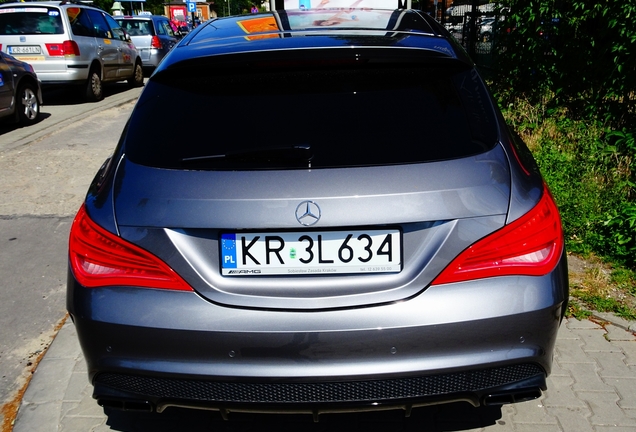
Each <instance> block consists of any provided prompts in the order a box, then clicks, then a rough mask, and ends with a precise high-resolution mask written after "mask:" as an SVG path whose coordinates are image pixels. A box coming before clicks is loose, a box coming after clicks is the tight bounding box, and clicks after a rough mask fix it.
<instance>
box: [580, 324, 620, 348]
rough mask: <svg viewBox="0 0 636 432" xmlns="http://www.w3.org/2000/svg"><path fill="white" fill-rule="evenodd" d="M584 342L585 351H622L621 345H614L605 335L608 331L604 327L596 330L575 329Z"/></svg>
mask: <svg viewBox="0 0 636 432" xmlns="http://www.w3.org/2000/svg"><path fill="white" fill-rule="evenodd" d="M575 333H576V334H578V335H579V337H580V338H581V341H582V342H583V351H585V352H590V351H600V352H620V351H621V349H620V347H617V346H615V345H612V344H611V343H610V341H608V340H607V339H606V338H605V336H606V334H607V332H606V331H605V330H604V329H600V330H598V329H595V330H575Z"/></svg>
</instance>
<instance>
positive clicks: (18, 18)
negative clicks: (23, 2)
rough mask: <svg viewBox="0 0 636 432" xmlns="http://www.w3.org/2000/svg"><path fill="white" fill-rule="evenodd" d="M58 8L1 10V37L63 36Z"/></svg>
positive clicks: (37, 7)
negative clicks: (18, 35)
mask: <svg viewBox="0 0 636 432" xmlns="http://www.w3.org/2000/svg"><path fill="white" fill-rule="evenodd" d="M63 33H64V27H63V25H62V17H61V16H60V10H59V9H57V8H51V7H44V6H28V7H26V6H25V7H14V8H0V35H3V36H6V35H17V34H20V35H37V34H44V35H47V34H63Z"/></svg>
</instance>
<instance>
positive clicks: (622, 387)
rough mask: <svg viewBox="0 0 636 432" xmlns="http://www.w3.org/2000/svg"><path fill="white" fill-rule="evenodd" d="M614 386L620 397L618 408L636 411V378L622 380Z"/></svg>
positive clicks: (617, 381)
mask: <svg viewBox="0 0 636 432" xmlns="http://www.w3.org/2000/svg"><path fill="white" fill-rule="evenodd" d="M612 385H613V386H614V387H615V388H616V392H617V393H618V397H620V401H619V402H618V406H620V407H621V408H623V409H630V410H636V376H632V377H631V378H621V379H619V380H616V381H615V382H614V383H613V384H612Z"/></svg>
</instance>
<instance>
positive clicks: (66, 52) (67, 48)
mask: <svg viewBox="0 0 636 432" xmlns="http://www.w3.org/2000/svg"><path fill="white" fill-rule="evenodd" d="M45 45H46V50H47V51H48V52H49V55H50V56H52V57H58V56H59V57H71V56H79V55H80V49H79V46H78V45H77V42H75V41H71V40H67V41H64V42H62V43H61V44H59V43H47V44H45Z"/></svg>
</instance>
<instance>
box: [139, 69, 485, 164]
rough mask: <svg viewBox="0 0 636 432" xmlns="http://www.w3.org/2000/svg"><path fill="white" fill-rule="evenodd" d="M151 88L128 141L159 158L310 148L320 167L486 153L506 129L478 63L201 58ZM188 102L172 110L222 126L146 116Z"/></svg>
mask: <svg viewBox="0 0 636 432" xmlns="http://www.w3.org/2000/svg"><path fill="white" fill-rule="evenodd" d="M273 63H275V62H273ZM336 65H338V63H337V62H336V63H335V64H334V65H330V66H336ZM219 83H223V85H218V84H219ZM152 95H154V97H156V98H157V99H156V101H157V102H159V101H160V103H155V102H154V100H155V99H154V98H153V96H152ZM145 96H146V97H147V98H146V100H145V101H144V102H145V103H141V101H140V105H139V106H138V107H137V109H136V110H135V112H134V113H133V116H132V119H131V122H130V126H129V129H128V135H127V138H126V151H127V153H128V156H129V157H130V158H131V160H133V161H135V162H137V163H140V164H144V165H150V166H158V167H170V168H179V167H180V168H184V167H186V168H188V167H192V168H197V169H221V170H223V169H281V168H303V167H304V168H307V166H308V159H307V155H308V154H309V153H310V154H311V155H312V157H311V159H310V163H311V168H312V169H313V168H332V167H350V166H369V165H388V164H404V163H417V162H427V161H435V160H446V159H454V158H459V157H465V156H469V155H474V154H479V153H481V152H484V151H487V150H490V149H492V148H493V146H494V145H495V143H496V139H497V138H496V137H497V133H496V128H495V125H496V121H495V114H494V110H493V107H492V105H491V104H490V102H489V101H490V99H489V96H488V93H487V91H486V89H485V87H484V85H483V83H482V82H481V81H480V80H479V79H478V77H477V76H476V75H474V74H471V71H470V70H463V69H460V70H455V69H453V68H445V67H441V66H440V67H429V66H420V65H395V66H390V65H388V64H381V62H378V63H375V64H369V66H363V67H359V66H357V65H356V66H352V67H327V66H323V67H318V68H316V69H304V68H285V69H282V70H278V69H276V68H274V69H271V70H269V69H267V66H264V67H262V68H261V67H251V68H250V66H246V67H245V69H239V70H237V69H231V70H223V69H222V68H220V70H216V71H215V70H214V69H213V68H209V69H206V68H205V67H201V66H194V65H192V67H191V69H190V68H189V69H187V70H183V69H179V70H178V71H177V70H175V71H174V72H170V71H165V72H163V73H159V74H156V75H155V77H154V79H153V80H151V81H150V82H149V83H148V84H147V86H146V91H145ZM148 98H150V100H148ZM179 106H188V107H190V108H192V109H188V110H178V109H177V110H171V123H170V124H172V125H181V126H182V127H183V128H184V129H186V128H187V127H188V125H192V126H193V127H194V126H196V125H206V124H210V122H213V123H214V125H215V127H214V129H213V130H210V131H207V130H206V131H202V133H201V134H198V135H197V136H196V137H194V138H193V139H188V140H182V139H180V137H181V135H182V134H181V133H178V132H176V133H172V132H171V131H170V130H167V129H165V128H162V127H156V128H148V127H145V126H144V125H147V124H152V123H153V122H154V121H155V119H157V118H161V115H162V114H163V113H165V110H166V109H170V108H171V107H179ZM265 113H267V115H265ZM306 147H310V149H311V150H310V152H307V151H304V150H302V148H306ZM290 148H291V149H294V148H297V149H298V148H301V150H299V151H298V152H297V153H298V154H297V156H299V160H294V156H295V155H294V154H291V153H294V152H293V151H292V152H291V153H290V152H287V153H286V152H285V151H283V153H281V154H271V155H270V154H269V153H268V152H269V151H270V150H273V153H276V152H279V149H290ZM261 150H264V151H261ZM253 151H254V152H253ZM227 155H233V156H232V157H225V156H227ZM236 155H247V156H245V157H243V156H240V157H236ZM270 156H271V157H270ZM278 156H280V157H278ZM303 158H304V159H303Z"/></svg>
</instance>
